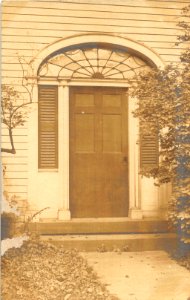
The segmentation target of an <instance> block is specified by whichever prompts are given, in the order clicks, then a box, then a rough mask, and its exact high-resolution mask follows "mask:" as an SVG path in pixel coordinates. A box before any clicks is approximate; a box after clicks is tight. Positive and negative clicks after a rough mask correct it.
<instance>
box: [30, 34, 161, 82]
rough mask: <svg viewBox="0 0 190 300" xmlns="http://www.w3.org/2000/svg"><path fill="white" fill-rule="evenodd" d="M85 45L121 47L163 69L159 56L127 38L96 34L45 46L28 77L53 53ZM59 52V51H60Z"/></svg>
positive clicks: (34, 61)
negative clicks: (97, 44)
mask: <svg viewBox="0 0 190 300" xmlns="http://www.w3.org/2000/svg"><path fill="white" fill-rule="evenodd" d="M86 43H94V44H95V43H106V44H110V46H112V47H114V46H116V47H118V46H121V47H123V48H126V50H127V51H128V52H130V53H133V54H134V55H137V56H139V57H140V58H141V59H144V60H145V61H146V62H147V63H148V64H150V65H153V66H156V67H157V68H163V67H164V62H163V61H162V59H161V58H160V56H159V55H158V54H157V53H155V52H154V51H153V50H152V49H150V48H149V47H147V46H145V45H143V44H141V43H139V42H136V41H134V40H132V39H129V38H124V37H119V36H115V35H110V34H104V33H98V34H85V35H75V36H70V37H67V38H64V39H61V40H58V41H56V42H54V43H53V44H51V45H48V46H46V47H45V48H44V49H43V50H41V51H40V52H39V53H38V54H37V55H36V56H35V57H34V58H33V60H32V61H31V65H32V68H31V69H32V73H33V74H31V71H29V74H28V77H33V76H35V75H36V74H37V73H38V69H39V67H40V65H41V64H42V63H43V61H44V60H45V59H46V58H47V57H48V56H50V55H52V54H53V53H54V52H55V53H56V52H57V51H59V50H61V49H64V48H67V47H72V46H76V45H80V44H86ZM60 52H61V51H60Z"/></svg>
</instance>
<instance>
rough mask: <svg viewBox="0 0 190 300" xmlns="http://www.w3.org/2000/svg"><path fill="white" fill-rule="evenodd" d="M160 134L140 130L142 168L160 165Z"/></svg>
mask: <svg viewBox="0 0 190 300" xmlns="http://www.w3.org/2000/svg"><path fill="white" fill-rule="evenodd" d="M158 147H159V143H158V135H148V134H143V132H142V130H141V132H140V166H141V168H147V167H154V166H157V165H158Z"/></svg>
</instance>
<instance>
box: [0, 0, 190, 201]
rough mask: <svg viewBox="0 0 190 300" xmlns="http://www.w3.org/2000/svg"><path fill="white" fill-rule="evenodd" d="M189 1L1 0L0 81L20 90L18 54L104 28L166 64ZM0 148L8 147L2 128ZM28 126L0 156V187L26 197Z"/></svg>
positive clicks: (28, 55) (174, 56)
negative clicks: (0, 167)
mask: <svg viewBox="0 0 190 300" xmlns="http://www.w3.org/2000/svg"><path fill="white" fill-rule="evenodd" d="M188 4H189V0H188V1H187V0H184V1H175V0H170V1H169V0H168V1H165V0H159V1H156V0H144V1H142V0H136V1H134V0H117V1H116V0H70V1H69V0H59V1H55V0H51V1H48V0H43V1H40V0H32V1H28V0H27V1H25V0H20V1H17V0H12V1H10V0H4V1H3V3H2V13H3V14H2V83H6V84H14V85H15V87H16V89H18V90H19V91H21V99H20V100H19V101H25V100H27V93H26V92H25V91H24V90H23V89H22V87H21V78H22V70H21V66H20V64H19V62H18V56H24V57H25V59H26V61H27V62H29V61H30V60H31V59H32V58H33V57H34V56H35V55H36V54H37V53H38V52H39V51H40V50H42V49H43V48H44V47H46V46H47V45H49V44H52V43H54V42H55V41H57V40H58V39H61V38H66V37H68V36H71V35H75V34H81V33H90V32H91V33H93V32H96V33H98V32H100V33H102V32H105V33H112V34H116V35H119V36H122V37H126V38H131V39H133V40H136V41H138V42H140V43H143V44H145V45H146V46H148V47H150V48H151V49H153V50H154V51H155V52H156V53H158V54H159V55H160V56H161V58H162V59H163V60H164V61H165V62H166V63H170V62H178V61H179V57H180V53H181V51H182V49H183V46H182V45H179V46H176V44H175V43H176V40H177V39H176V35H178V34H180V29H179V28H178V27H177V24H178V22H179V21H180V20H181V9H182V8H183V7H184V6H186V5H188ZM24 68H26V69H27V64H26V65H24ZM2 135H3V136H2V140H3V145H2V146H3V147H5V146H8V145H9V137H8V132H7V130H6V129H5V128H4V127H3V129H2ZM27 136H28V128H27V124H25V126H24V127H22V128H18V129H16V130H14V139H15V146H16V149H17V153H16V154H15V155H11V154H6V153H4V154H3V162H4V163H6V166H7V173H6V180H5V189H8V190H9V191H10V194H14V193H15V194H16V195H18V194H19V195H21V196H22V197H27V174H28V173H27V172H28V168H27V163H28V159H29V158H28V150H27V149H28V138H27Z"/></svg>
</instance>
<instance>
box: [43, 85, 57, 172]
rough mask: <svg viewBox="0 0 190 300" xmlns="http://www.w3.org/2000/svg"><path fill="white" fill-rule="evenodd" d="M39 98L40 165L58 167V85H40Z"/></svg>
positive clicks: (50, 167)
mask: <svg viewBox="0 0 190 300" xmlns="http://www.w3.org/2000/svg"><path fill="white" fill-rule="evenodd" d="M38 99H39V101H38V126H39V127H38V132H39V135H38V166H39V168H40V169H54V168H58V87H57V86H53V85H40V86H39V97H38Z"/></svg>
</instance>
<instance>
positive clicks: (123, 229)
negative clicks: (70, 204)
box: [30, 218, 168, 235]
mask: <svg viewBox="0 0 190 300" xmlns="http://www.w3.org/2000/svg"><path fill="white" fill-rule="evenodd" d="M30 229H31V230H34V231H37V232H39V234H60V235H61V234H96V233H97V234H98V233H101V234H108V233H167V232H168V222H167V221H166V220H159V219H143V220H131V219H129V218H117V219H72V220H69V221H62V222H60V221H52V222H45V221H44V222H37V223H31V224H30Z"/></svg>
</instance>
